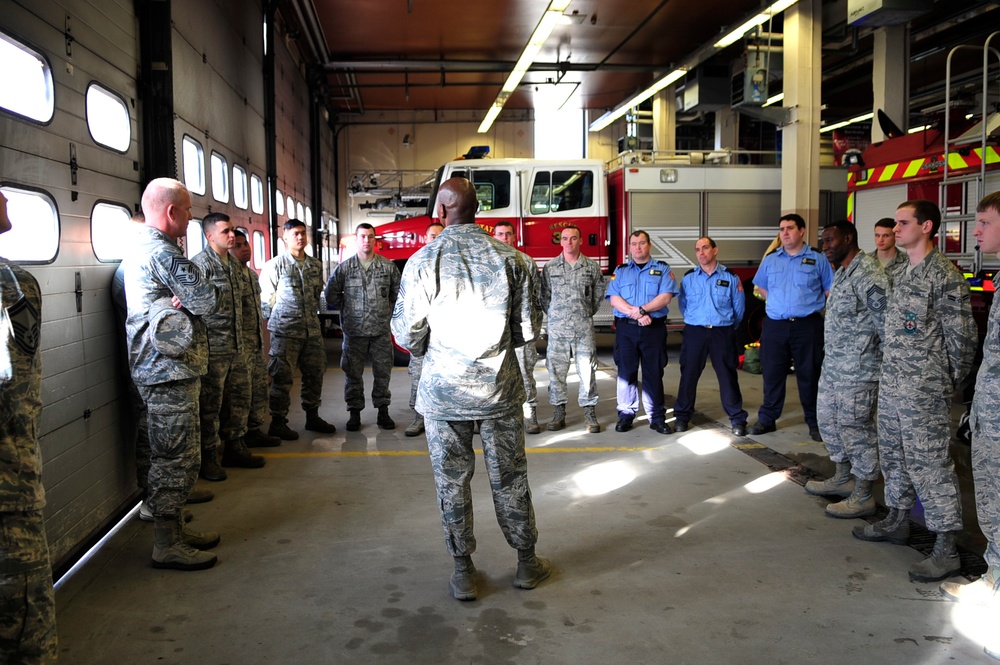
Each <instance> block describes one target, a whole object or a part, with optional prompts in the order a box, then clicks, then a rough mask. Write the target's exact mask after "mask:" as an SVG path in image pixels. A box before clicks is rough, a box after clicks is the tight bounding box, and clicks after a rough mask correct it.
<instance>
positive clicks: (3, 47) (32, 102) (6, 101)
mask: <svg viewBox="0 0 1000 665" xmlns="http://www.w3.org/2000/svg"><path fill="white" fill-rule="evenodd" d="M0 81H3V85H2V86H0V107H3V108H5V109H7V110H8V111H10V112H12V113H16V114H18V115H20V116H24V117H26V118H30V119H31V120H37V121H38V122H48V121H49V120H51V119H52V114H53V112H54V111H55V108H56V100H55V93H54V91H53V88H52V70H50V69H49V65H48V63H46V62H45V59H44V58H42V56H41V54H40V53H38V52H37V51H35V50H34V49H30V48H28V47H27V46H25V45H24V44H22V43H20V42H18V41H16V40H14V39H13V38H11V37H8V36H7V35H5V34H3V33H0Z"/></svg>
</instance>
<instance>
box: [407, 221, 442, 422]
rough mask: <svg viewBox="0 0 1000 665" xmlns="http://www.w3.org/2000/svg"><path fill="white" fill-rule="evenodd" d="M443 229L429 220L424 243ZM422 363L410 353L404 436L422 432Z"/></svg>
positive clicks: (427, 242) (432, 238) (431, 239)
mask: <svg viewBox="0 0 1000 665" xmlns="http://www.w3.org/2000/svg"><path fill="white" fill-rule="evenodd" d="M442 231H444V224H439V223H438V222H431V223H430V224H428V225H427V230H426V231H425V232H424V244H425V245H429V244H431V243H432V242H433V241H434V239H435V238H437V237H438V236H439V235H441V232H442ZM423 365H424V359H423V357H421V356H415V355H412V354H411V355H410V364H409V365H408V366H407V368H406V374H407V376H409V377H410V410H412V411H413V422H412V423H410V426H409V427H407V428H406V429H405V430H404V431H403V434H405V435H406V436H420V435H421V434H423V433H424V417H423V416H422V415H420V414H419V413H417V410H416V405H417V386H418V385H420V372H421V369H422V368H423Z"/></svg>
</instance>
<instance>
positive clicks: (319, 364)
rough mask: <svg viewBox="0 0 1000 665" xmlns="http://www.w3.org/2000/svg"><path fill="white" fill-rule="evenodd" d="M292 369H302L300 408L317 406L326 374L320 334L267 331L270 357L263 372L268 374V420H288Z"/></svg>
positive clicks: (293, 370) (310, 408) (308, 408)
mask: <svg viewBox="0 0 1000 665" xmlns="http://www.w3.org/2000/svg"><path fill="white" fill-rule="evenodd" d="M295 368H298V369H299V371H300V372H302V408H303V409H305V410H306V411H311V410H313V409H318V408H319V404H320V396H321V395H322V394H323V374H325V373H326V349H324V348H323V340H322V338H320V337H306V338H301V337H285V336H284V335H275V334H273V333H272V334H271V358H270V360H268V362H267V373H268V375H269V376H270V377H271V394H270V398H269V406H270V409H271V420H272V421H278V422H282V423H285V422H288V407H289V405H290V404H291V402H292V400H291V396H290V393H291V390H292V379H293V377H294V375H295Z"/></svg>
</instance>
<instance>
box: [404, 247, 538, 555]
mask: <svg viewBox="0 0 1000 665" xmlns="http://www.w3.org/2000/svg"><path fill="white" fill-rule="evenodd" d="M442 235H443V233H442ZM440 237H441V236H438V238H440ZM424 426H425V427H426V431H427V442H428V448H429V450H430V456H431V467H432V468H433V470H434V484H435V486H436V487H437V495H438V504H439V506H440V508H441V526H442V527H443V528H444V542H445V547H447V549H448V553H449V554H451V555H452V556H468V555H471V554H473V553H474V552H475V551H476V537H475V535H474V533H473V513H472V487H471V484H472V475H473V473H474V472H475V467H476V453H475V451H474V450H473V447H472V435H473V428H474V427H475V423H473V422H472V421H468V420H465V421H453V422H448V421H443V420H431V419H425V420H424ZM479 434H480V436H481V437H482V440H483V459H484V461H485V463H486V473H487V474H488V475H489V479H490V489H491V490H492V493H493V508H494V510H495V512H496V516H497V522H498V523H499V524H500V530H501V531H503V535H504V537H505V538H506V539H507V542H508V543H509V544H510V546H511V547H513V548H515V549H519V550H523V549H528V548H531V547H534V546H535V542H536V541H537V540H538V530H537V529H536V528H535V511H534V508H533V507H532V503H531V489H530V488H529V487H528V459H527V456H526V455H525V453H524V421H523V420H522V418H521V414H519V413H516V412H515V413H513V414H508V415H506V416H501V417H497V418H487V419H485V420H483V421H481V423H480V430H479Z"/></svg>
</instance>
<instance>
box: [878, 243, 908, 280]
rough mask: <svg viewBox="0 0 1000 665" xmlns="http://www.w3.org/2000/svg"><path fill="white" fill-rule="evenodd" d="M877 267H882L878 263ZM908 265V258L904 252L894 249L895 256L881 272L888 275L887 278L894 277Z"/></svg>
mask: <svg viewBox="0 0 1000 665" xmlns="http://www.w3.org/2000/svg"><path fill="white" fill-rule="evenodd" d="M879 265H882V264H881V263H879ZM908 265H910V257H909V255H908V254H907V253H906V251H905V250H903V249H900V248H896V256H895V257H893V259H892V261H889V262H888V263H886V264H885V265H884V266H882V270H885V271H886V272H887V273H889V276H890V277H891V276H892V275H895V274H896V273H897V272H899V271H900V270H906V266H908Z"/></svg>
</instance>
